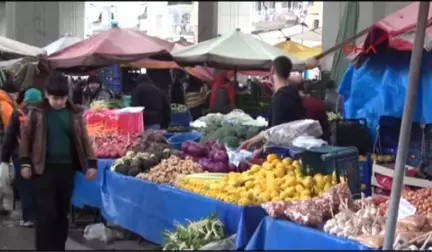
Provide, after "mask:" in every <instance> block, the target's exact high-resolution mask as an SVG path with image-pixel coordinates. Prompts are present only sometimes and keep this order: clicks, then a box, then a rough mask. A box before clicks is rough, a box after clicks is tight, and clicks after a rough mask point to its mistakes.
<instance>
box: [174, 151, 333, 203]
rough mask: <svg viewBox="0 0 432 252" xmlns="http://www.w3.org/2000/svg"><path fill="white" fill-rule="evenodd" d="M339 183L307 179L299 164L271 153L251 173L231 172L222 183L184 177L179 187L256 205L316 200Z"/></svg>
mask: <svg viewBox="0 0 432 252" xmlns="http://www.w3.org/2000/svg"><path fill="white" fill-rule="evenodd" d="M335 184H336V176H335V174H333V176H332V175H322V174H319V173H318V174H315V175H314V176H307V175H305V174H304V173H303V169H302V166H301V164H300V162H299V161H293V160H292V159H290V158H285V159H283V160H281V159H279V158H277V156H276V155H274V154H270V155H268V156H267V157H266V161H265V162H264V163H263V164H262V165H252V167H251V169H249V170H248V171H245V172H241V173H238V172H230V173H228V174H227V175H226V176H224V177H222V178H221V179H219V180H202V179H199V178H187V177H184V178H183V179H181V180H180V181H179V182H178V183H177V186H178V187H180V188H183V189H185V190H188V191H191V192H195V193H198V194H201V195H205V196H208V197H211V198H215V199H218V200H222V201H225V202H229V203H233V204H238V205H254V204H261V203H265V202H269V201H277V200H285V201H289V200H297V199H306V198H312V197H314V196H318V195H321V193H322V192H324V191H326V190H328V189H329V188H330V187H331V186H332V185H335Z"/></svg>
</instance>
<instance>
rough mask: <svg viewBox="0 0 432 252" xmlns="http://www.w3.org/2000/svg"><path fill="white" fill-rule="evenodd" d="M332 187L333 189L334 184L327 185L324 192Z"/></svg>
mask: <svg viewBox="0 0 432 252" xmlns="http://www.w3.org/2000/svg"><path fill="white" fill-rule="evenodd" d="M331 187H332V184H329V183H326V184H325V185H324V188H323V191H324V192H325V191H327V190H328V189H330V188H331Z"/></svg>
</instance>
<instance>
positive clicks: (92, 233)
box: [84, 223, 123, 243]
mask: <svg viewBox="0 0 432 252" xmlns="http://www.w3.org/2000/svg"><path fill="white" fill-rule="evenodd" d="M84 239H86V240H99V241H102V242H105V243H107V242H110V241H114V240H120V239H123V234H122V233H121V232H120V231H117V230H113V229H110V228H108V227H106V226H105V224H103V223H97V224H90V225H87V226H86V227H85V229H84Z"/></svg>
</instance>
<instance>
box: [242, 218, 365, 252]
mask: <svg viewBox="0 0 432 252" xmlns="http://www.w3.org/2000/svg"><path fill="white" fill-rule="evenodd" d="M246 250H369V248H368V247H366V246H363V245H361V244H360V243H357V242H355V241H351V240H348V239H344V238H340V237H336V236H333V235H330V234H327V233H324V232H322V231H320V230H316V229H313V228H309V227H305V226H300V225H297V224H295V223H293V222H290V221H286V220H277V219H274V218H272V217H270V216H266V217H265V218H264V219H263V220H262V221H261V223H260V224H259V227H258V228H257V229H256V231H255V234H254V235H253V236H252V238H251V239H250V241H249V243H248V244H247V246H246Z"/></svg>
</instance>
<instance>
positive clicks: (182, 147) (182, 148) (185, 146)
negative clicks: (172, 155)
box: [181, 141, 192, 152]
mask: <svg viewBox="0 0 432 252" xmlns="http://www.w3.org/2000/svg"><path fill="white" fill-rule="evenodd" d="M191 143H192V142H191V141H186V142H184V143H182V145H181V150H182V151H183V152H187V151H188V148H189V146H190V145H191Z"/></svg>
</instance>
